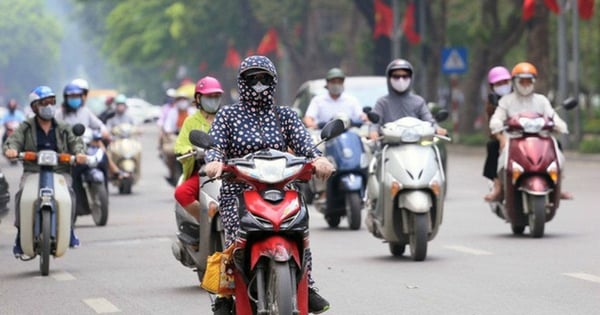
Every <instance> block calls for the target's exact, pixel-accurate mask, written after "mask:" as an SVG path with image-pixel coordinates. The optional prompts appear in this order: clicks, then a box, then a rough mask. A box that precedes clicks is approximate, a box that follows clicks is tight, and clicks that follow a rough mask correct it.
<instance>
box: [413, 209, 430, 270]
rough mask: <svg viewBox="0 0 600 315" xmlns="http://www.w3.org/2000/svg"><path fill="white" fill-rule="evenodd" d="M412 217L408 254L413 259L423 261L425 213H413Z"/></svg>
mask: <svg viewBox="0 0 600 315" xmlns="http://www.w3.org/2000/svg"><path fill="white" fill-rule="evenodd" d="M412 217H413V231H412V233H411V234H410V256H411V257H412V259H413V260H414V261H423V260H425V257H426V256H427V241H428V238H427V232H428V226H429V225H428V224H427V214H424V213H415V214H413V215H412Z"/></svg>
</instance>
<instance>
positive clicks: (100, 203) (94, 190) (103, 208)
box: [89, 183, 108, 226]
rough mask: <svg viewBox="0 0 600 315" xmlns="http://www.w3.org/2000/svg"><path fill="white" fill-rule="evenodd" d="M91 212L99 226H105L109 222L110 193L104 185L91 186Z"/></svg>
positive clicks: (94, 184) (95, 184)
mask: <svg viewBox="0 0 600 315" xmlns="http://www.w3.org/2000/svg"><path fill="white" fill-rule="evenodd" d="M90 189H91V191H90V196H91V199H92V200H90V201H89V204H90V212H91V213H92V218H93V219H94V223H95V224H96V225H97V226H104V225H106V222H107V221H108V191H107V189H106V186H105V185H104V183H93V184H91V185H90Z"/></svg>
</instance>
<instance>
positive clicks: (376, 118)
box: [367, 112, 379, 124]
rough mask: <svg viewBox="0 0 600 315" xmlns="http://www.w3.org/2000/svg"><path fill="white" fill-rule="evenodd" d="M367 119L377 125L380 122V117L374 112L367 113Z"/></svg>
mask: <svg viewBox="0 0 600 315" xmlns="http://www.w3.org/2000/svg"><path fill="white" fill-rule="evenodd" d="M367 118H368V119H369V121H370V122H372V123H374V124H376V123H378V122H379V115H377V114H375V113H373V112H367Z"/></svg>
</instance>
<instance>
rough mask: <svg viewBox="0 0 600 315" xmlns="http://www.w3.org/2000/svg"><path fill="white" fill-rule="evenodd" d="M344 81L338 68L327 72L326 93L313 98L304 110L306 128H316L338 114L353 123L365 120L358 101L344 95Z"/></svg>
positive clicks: (343, 75) (342, 74)
mask: <svg viewBox="0 0 600 315" xmlns="http://www.w3.org/2000/svg"><path fill="white" fill-rule="evenodd" d="M345 79H346V75H345V74H344V72H343V71H342V69H340V68H331V69H330V70H329V71H327V75H326V76H325V81H326V82H327V84H326V85H325V88H326V89H327V93H326V94H322V95H316V96H315V97H313V98H312V99H311V101H310V104H308V108H307V109H306V114H305V115H304V119H303V120H304V124H305V125H306V126H307V127H308V128H318V127H319V126H320V125H324V124H325V123H327V122H328V121H330V120H332V119H333V118H334V117H335V115H337V114H338V113H340V112H341V113H344V114H347V115H348V117H350V120H352V121H353V122H361V121H364V120H366V115H365V114H364V113H363V111H362V106H361V105H360V102H359V101H358V99H357V98H356V97H354V96H352V95H350V94H348V93H344V80H345Z"/></svg>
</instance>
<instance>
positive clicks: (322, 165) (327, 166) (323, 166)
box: [313, 156, 335, 180]
mask: <svg viewBox="0 0 600 315" xmlns="http://www.w3.org/2000/svg"><path fill="white" fill-rule="evenodd" d="M313 166H314V168H315V175H316V176H317V178H318V179H321V180H326V179H327V178H328V177H329V176H331V174H332V173H333V172H334V171H335V169H334V168H333V164H331V162H329V160H327V159H326V158H325V157H322V156H321V157H318V158H316V159H315V160H314V161H313Z"/></svg>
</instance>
